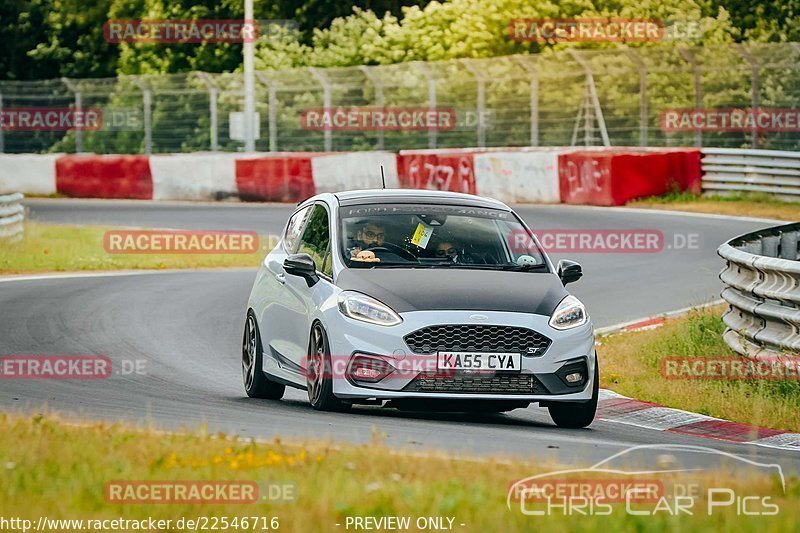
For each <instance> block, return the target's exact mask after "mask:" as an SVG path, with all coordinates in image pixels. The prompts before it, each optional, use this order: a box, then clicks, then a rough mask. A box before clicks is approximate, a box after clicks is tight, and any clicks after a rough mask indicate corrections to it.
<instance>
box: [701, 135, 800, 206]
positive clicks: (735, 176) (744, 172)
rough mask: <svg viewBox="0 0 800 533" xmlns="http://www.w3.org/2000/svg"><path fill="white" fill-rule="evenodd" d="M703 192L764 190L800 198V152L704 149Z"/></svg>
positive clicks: (795, 198) (796, 198)
mask: <svg viewBox="0 0 800 533" xmlns="http://www.w3.org/2000/svg"><path fill="white" fill-rule="evenodd" d="M702 152H703V191H706V192H710V193H724V192H764V193H769V194H777V195H780V196H786V197H788V198H791V199H794V200H800V152H781V151H777V150H740V149H736V148H703V149H702Z"/></svg>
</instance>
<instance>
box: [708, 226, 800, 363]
mask: <svg viewBox="0 0 800 533" xmlns="http://www.w3.org/2000/svg"><path fill="white" fill-rule="evenodd" d="M798 239H800V222H798V223H793V224H787V225H785V226H775V227H772V228H767V229H764V230H761V231H757V232H754V233H749V234H747V235H743V236H741V237H737V238H735V239H733V240H731V241H729V242H727V243H726V244H723V245H722V246H720V247H719V249H718V250H717V253H718V254H719V255H720V256H721V257H722V258H723V259H725V260H726V261H727V262H728V264H727V267H726V268H725V269H724V270H723V271H722V272H721V273H720V275H719V277H720V279H721V280H722V281H723V283H725V288H724V289H723V290H722V298H723V299H724V300H725V301H726V302H728V303H729V304H730V309H729V310H728V311H727V312H726V313H725V315H724V316H723V317H722V320H723V322H725V325H726V326H727V329H726V330H725V333H724V339H725V342H726V343H727V344H728V346H730V347H731V348H733V349H734V350H735V351H736V352H738V353H740V354H742V355H745V356H747V357H749V358H752V359H764V358H775V357H785V356H800V250H798Z"/></svg>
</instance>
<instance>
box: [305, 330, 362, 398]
mask: <svg viewBox="0 0 800 533" xmlns="http://www.w3.org/2000/svg"><path fill="white" fill-rule="evenodd" d="M306 389H307V390H308V401H309V402H311V406H312V407H313V408H314V409H317V410H319V411H347V410H348V409H350V407H352V405H351V404H349V403H344V402H342V401H341V400H340V399H339V398H337V397H336V396H334V395H333V369H332V366H331V351H330V345H329V344H328V336H327V335H326V334H325V330H324V329H322V326H321V325H320V324H314V326H313V327H312V328H311V342H310V343H309V350H308V359H307V360H306Z"/></svg>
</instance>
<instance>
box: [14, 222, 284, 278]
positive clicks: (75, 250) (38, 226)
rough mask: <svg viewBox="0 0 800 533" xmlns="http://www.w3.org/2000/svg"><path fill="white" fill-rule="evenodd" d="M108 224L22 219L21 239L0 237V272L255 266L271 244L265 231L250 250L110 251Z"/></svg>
mask: <svg viewBox="0 0 800 533" xmlns="http://www.w3.org/2000/svg"><path fill="white" fill-rule="evenodd" d="M110 229H113V228H110V227H103V226H66V225H56V224H42V223H38V222H27V223H26V224H25V234H24V237H23V239H21V240H18V241H16V242H4V241H0V273H1V274H21V273H31V272H64V271H81V270H125V269H173V268H215V267H257V266H258V264H259V261H260V260H261V258H262V257H264V255H265V254H266V252H267V250H268V248H269V247H271V246H270V242H271V241H270V239H269V237H268V236H262V237H261V238H260V239H259V249H258V250H257V252H256V253H250V254H169V253H161V254H116V253H113V254H112V253H108V252H106V250H105V248H104V246H103V235H104V234H105V232H106V231H107V230H110ZM273 240H274V239H273ZM271 244H272V245H273V246H274V242H272V243H271Z"/></svg>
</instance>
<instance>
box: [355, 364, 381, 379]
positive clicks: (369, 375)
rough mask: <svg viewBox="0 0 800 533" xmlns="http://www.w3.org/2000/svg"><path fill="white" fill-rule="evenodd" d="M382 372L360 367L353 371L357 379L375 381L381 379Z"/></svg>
mask: <svg viewBox="0 0 800 533" xmlns="http://www.w3.org/2000/svg"><path fill="white" fill-rule="evenodd" d="M380 375H381V371H380V370H376V369H374V368H366V367H363V366H359V367H358V368H356V369H355V370H354V371H353V376H355V377H356V378H364V379H375V378H378V377H380Z"/></svg>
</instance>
